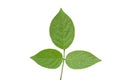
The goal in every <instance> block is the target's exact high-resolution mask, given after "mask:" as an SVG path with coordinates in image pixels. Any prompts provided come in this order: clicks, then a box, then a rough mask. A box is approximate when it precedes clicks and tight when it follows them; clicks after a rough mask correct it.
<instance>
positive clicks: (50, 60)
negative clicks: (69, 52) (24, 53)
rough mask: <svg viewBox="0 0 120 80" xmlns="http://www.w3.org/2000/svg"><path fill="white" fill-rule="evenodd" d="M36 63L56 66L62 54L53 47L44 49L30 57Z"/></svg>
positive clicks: (49, 66) (58, 64) (60, 60)
mask: <svg viewBox="0 0 120 80" xmlns="http://www.w3.org/2000/svg"><path fill="white" fill-rule="evenodd" d="M31 58H32V59H33V60H34V61H35V62H36V63H37V64H39V65H41V66H43V67H46V68H51V69H54V68H58V67H59V66H60V64H61V62H62V54H61V53H60V52H59V51H57V50H55V49H45V50H42V51H40V52H38V53H37V54H36V55H34V56H32V57H31Z"/></svg>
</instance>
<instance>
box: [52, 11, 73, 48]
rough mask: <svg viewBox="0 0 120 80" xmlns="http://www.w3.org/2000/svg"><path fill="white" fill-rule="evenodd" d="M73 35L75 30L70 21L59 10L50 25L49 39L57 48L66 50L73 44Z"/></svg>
mask: <svg viewBox="0 0 120 80" xmlns="http://www.w3.org/2000/svg"><path fill="white" fill-rule="evenodd" d="M74 34H75V29H74V24H73V22H72V20H71V19H70V17H69V16H68V15H67V14H66V13H65V12H64V11H63V10H62V9H60V11H59V12H58V14H57V15H56V16H55V17H54V19H53V20H52V22H51V24H50V37H51V40H52V42H53V43H54V44H55V45H56V46H57V47H59V48H61V49H66V48H68V47H69V46H70V45H71V43H72V42H73V39H74Z"/></svg>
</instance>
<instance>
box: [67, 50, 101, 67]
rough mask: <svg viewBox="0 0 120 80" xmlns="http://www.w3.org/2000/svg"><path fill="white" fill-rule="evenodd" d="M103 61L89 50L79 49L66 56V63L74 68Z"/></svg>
mask: <svg viewBox="0 0 120 80" xmlns="http://www.w3.org/2000/svg"><path fill="white" fill-rule="evenodd" d="M99 61H101V60H100V59H98V58H97V57H96V56H94V55H93V54H91V53H90V52H87V51H82V50H77V51H73V52H71V53H69V54H68V55H67V57H66V64H67V65H68V66H69V67H70V68H73V69H83V68H86V67H89V66H92V65H93V64H95V63H97V62H99Z"/></svg>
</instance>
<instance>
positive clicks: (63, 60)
mask: <svg viewBox="0 0 120 80" xmlns="http://www.w3.org/2000/svg"><path fill="white" fill-rule="evenodd" d="M62 58H63V59H62V68H61V75H60V80H62V75H63V69H64V62H65V49H64V50H63V57H62Z"/></svg>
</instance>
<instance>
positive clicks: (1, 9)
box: [0, 0, 120, 80]
mask: <svg viewBox="0 0 120 80" xmlns="http://www.w3.org/2000/svg"><path fill="white" fill-rule="evenodd" d="M60 8H63V10H64V11H65V12H66V13H67V14H68V15H69V16H70V17H71V18H72V20H73V22H74V25H75V29H76V36H75V39H74V42H73V43H72V45H71V46H70V47H69V48H68V49H67V53H68V52H70V51H72V50H79V49H80V50H81V49H82V50H86V51H90V52H92V53H93V54H94V55H96V56H97V57H98V58H100V59H102V61H101V62H99V63H97V64H95V65H93V66H91V67H89V68H86V69H82V70H73V69H70V68H69V67H67V66H66V65H65V69H64V74H63V80H120V1H119V0H0V80H59V75H60V69H61V67H59V68H58V69H52V70H51V69H46V68H43V67H41V66H39V65H37V64H36V63H35V62H34V61H33V60H31V59H30V57H31V56H32V55H34V54H36V53H37V52H39V51H40V50H42V49H46V48H55V49H58V50H60V51H62V50H61V49H59V48H57V47H56V46H54V44H53V43H52V42H51V39H50V37H49V24H50V22H51V20H52V19H53V17H54V16H55V15H56V14H57V12H58V11H59V9H60Z"/></svg>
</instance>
